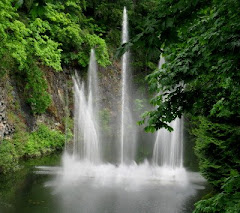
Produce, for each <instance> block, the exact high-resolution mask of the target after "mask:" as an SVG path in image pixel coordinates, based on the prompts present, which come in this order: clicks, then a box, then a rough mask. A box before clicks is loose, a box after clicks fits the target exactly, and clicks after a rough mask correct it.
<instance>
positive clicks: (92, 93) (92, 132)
mask: <svg viewBox="0 0 240 213" xmlns="http://www.w3.org/2000/svg"><path fill="white" fill-rule="evenodd" d="M73 83H74V147H73V154H74V157H77V158H80V159H81V160H85V161H89V162H91V163H99V162H100V140H99V131H98V118H97V114H98V111H97V110H98V104H97V97H98V95H97V92H98V82H97V64H96V58H95V53H94V50H91V57H90V63H89V69H88V96H86V95H85V87H84V83H83V82H81V81H80V79H79V77H78V75H77V74H75V76H74V77H73ZM86 97H87V98H86Z"/></svg>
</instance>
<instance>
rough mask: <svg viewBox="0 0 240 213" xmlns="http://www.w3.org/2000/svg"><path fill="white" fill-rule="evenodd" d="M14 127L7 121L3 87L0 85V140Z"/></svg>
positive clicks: (13, 129) (11, 131)
mask: <svg viewBox="0 0 240 213" xmlns="http://www.w3.org/2000/svg"><path fill="white" fill-rule="evenodd" d="M14 131H15V127H14V126H13V125H11V124H9V123H8V122H7V116H6V101H5V99H4V89H3V88H2V87H0V141H2V140H3V137H4V136H9V135H11V134H13V133H14Z"/></svg>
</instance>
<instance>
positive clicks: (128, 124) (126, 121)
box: [120, 7, 136, 164]
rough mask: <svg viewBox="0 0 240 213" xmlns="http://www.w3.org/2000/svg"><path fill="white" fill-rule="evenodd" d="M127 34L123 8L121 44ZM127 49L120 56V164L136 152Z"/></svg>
mask: <svg viewBox="0 0 240 213" xmlns="http://www.w3.org/2000/svg"><path fill="white" fill-rule="evenodd" d="M128 40H129V36H128V16H127V9H126V7H124V10H123V23H122V44H125V43H127V42H128ZM129 56H130V54H129V51H127V52H125V53H124V54H123V56H122V99H121V101H122V110H121V135H120V144H121V148H120V162H121V164H126V163H131V162H133V161H134V160H135V159H134V158H135V152H136V130H135V125H136V124H135V123H134V122H133V118H132V113H131V109H130V100H129V99H130V98H129V94H130V88H129V82H128V81H129V75H130V73H129V72H130V66H129Z"/></svg>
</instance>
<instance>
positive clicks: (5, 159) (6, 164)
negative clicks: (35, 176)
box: [0, 141, 18, 174]
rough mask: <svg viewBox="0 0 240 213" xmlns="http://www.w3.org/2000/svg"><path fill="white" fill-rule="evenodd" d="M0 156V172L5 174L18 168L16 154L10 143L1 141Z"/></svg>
mask: <svg viewBox="0 0 240 213" xmlns="http://www.w3.org/2000/svg"><path fill="white" fill-rule="evenodd" d="M0 156H1V157H0V174H1V173H3V174H6V173H7V172H10V171H14V170H16V169H17V168H18V155H17V153H16V150H15V146H14V145H13V144H12V143H10V142H8V141H3V142H2V143H1V144H0Z"/></svg>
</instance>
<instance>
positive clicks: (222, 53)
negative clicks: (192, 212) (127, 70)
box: [119, 0, 240, 212]
mask: <svg viewBox="0 0 240 213" xmlns="http://www.w3.org/2000/svg"><path fill="white" fill-rule="evenodd" d="M155 3H156V6H155V7H153V8H152V12H151V13H149V15H147V17H146V18H145V19H144V21H143V24H142V26H141V31H140V32H139V33H138V35H136V36H135V37H133V38H132V39H131V40H130V42H129V43H128V44H125V45H123V47H122V48H120V50H119V52H120V53H121V52H124V51H125V50H127V49H128V48H129V47H138V48H139V49H140V48H142V49H144V50H145V51H146V53H148V52H150V53H151V52H153V53H158V54H159V55H160V53H162V55H163V56H164V58H165V61H166V63H165V64H164V65H163V66H162V68H161V69H157V70H155V71H154V72H153V73H152V74H151V75H149V76H148V77H147V80H148V81H149V86H150V89H151V90H152V91H153V92H154V93H155V94H156V95H155V97H154V98H153V99H152V101H151V103H152V104H153V105H154V110H152V111H150V112H146V113H144V114H143V120H142V121H140V122H139V123H140V124H143V123H144V120H147V121H148V123H147V127H146V130H147V131H154V130H156V129H159V128H166V129H168V130H171V128H170V127H169V123H170V122H171V121H173V120H174V119H176V118H177V117H181V116H182V114H184V113H189V114H190V115H191V116H192V117H193V118H196V119H197V120H196V121H195V126H194V130H193V133H194V135H195V136H196V148H195V150H196V153H197V155H198V157H199V160H200V170H201V172H202V173H203V175H204V176H205V177H206V178H207V180H209V181H210V182H211V183H212V184H213V185H214V188H215V189H216V192H217V193H218V194H216V195H215V196H214V197H213V198H210V199H209V200H205V201H203V202H199V204H198V205H197V210H196V212H238V209H239V200H240V198H239V193H238V191H239V187H235V188H234V187H233V188H232V191H231V193H229V192H226V184H227V183H228V181H230V182H231V178H233V177H232V175H231V173H232V171H237V172H238V173H239V168H240V166H239V163H240V159H239V156H240V155H239V154H240V153H239V150H240V145H239V144H240V141H239V138H240V132H239V118H240V102H239V95H240V84H239V79H240V71H239V70H240V64H239V60H240V54H239V52H240V36H239V29H240V22H239V20H240V13H239V10H240V2H239V1H238V0H211V1H208V0H194V1H192V0H178V1H175V0H161V1H156V2H155ZM146 58H147V60H148V61H149V60H151V59H153V58H154V56H152V55H151V54H146ZM238 177H239V175H238ZM235 179H236V180H237V179H238V180H239V178H235V177H234V180H235ZM226 181H227V182H226ZM233 182H234V181H233ZM233 182H232V183H233ZM229 184H230V183H229ZM224 206H225V207H224Z"/></svg>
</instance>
